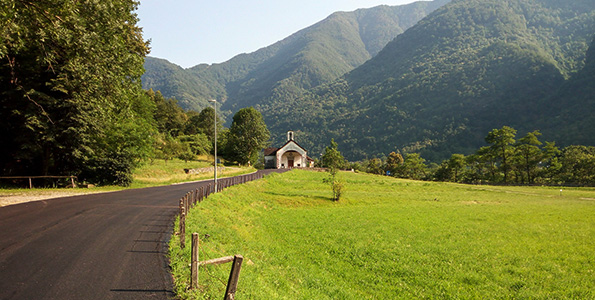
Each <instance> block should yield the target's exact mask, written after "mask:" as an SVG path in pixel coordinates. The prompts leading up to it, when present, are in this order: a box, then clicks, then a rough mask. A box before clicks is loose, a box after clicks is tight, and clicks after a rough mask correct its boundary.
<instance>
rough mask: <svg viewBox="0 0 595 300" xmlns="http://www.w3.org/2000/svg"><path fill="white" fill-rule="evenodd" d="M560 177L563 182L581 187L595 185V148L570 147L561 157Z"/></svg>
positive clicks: (564, 150)
mask: <svg viewBox="0 0 595 300" xmlns="http://www.w3.org/2000/svg"><path fill="white" fill-rule="evenodd" d="M560 162H561V164H562V168H561V170H560V173H559V177H560V179H561V180H562V181H563V182H566V183H574V184H580V185H593V184H595V147H593V146H568V147H566V148H564V149H563V150H562V156H561V157H560Z"/></svg>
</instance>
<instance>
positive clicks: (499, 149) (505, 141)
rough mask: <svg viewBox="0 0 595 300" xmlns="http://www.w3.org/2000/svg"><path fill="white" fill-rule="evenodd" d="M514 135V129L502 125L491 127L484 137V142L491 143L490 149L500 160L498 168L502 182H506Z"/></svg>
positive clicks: (512, 153)
mask: <svg viewBox="0 0 595 300" xmlns="http://www.w3.org/2000/svg"><path fill="white" fill-rule="evenodd" d="M515 136H516V130H515V129H513V128H511V127H508V126H503V127H502V128H501V129H493V130H492V131H490V132H489V133H488V135H487V136H486V138H485V140H486V142H487V143H488V144H491V145H490V147H489V149H490V151H491V152H492V153H493V155H494V156H495V157H497V158H498V159H499V160H500V168H501V169H502V172H503V173H504V183H506V182H508V171H509V170H510V164H511V157H512V156H513V155H514V152H513V150H514V147H513V144H514V142H515V140H514V138H515Z"/></svg>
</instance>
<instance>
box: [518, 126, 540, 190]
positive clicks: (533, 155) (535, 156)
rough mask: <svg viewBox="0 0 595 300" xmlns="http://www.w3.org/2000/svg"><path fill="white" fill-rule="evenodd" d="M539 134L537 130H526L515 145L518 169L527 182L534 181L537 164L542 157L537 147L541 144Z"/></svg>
mask: <svg viewBox="0 0 595 300" xmlns="http://www.w3.org/2000/svg"><path fill="white" fill-rule="evenodd" d="M540 135H541V133H540V132H539V131H538V130H535V131H533V132H528V133H527V135H525V136H524V137H522V138H520V139H519V140H518V141H517V143H516V145H515V146H516V153H517V157H518V164H519V169H520V170H523V172H525V175H526V178H527V183H533V182H534V181H535V172H536V169H537V166H538V164H539V163H540V162H541V160H542V159H543V157H544V156H543V153H542V152H541V149H540V148H539V146H541V144H542V143H541V142H540V141H539V138H538V137H539V136H540Z"/></svg>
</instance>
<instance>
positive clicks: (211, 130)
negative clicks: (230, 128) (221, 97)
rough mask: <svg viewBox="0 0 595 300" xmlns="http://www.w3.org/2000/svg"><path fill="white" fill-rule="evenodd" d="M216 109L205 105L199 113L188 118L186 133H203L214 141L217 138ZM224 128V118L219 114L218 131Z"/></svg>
mask: <svg viewBox="0 0 595 300" xmlns="http://www.w3.org/2000/svg"><path fill="white" fill-rule="evenodd" d="M214 122H215V109H213V108H212V107H205V108H204V109H203V110H201V111H200V113H199V114H198V115H194V116H192V117H190V118H189V119H188V123H187V124H186V134H196V133H203V134H205V135H206V136H207V137H208V138H209V141H211V142H214V139H215V124H214ZM222 130H223V120H221V118H220V117H219V116H217V133H219V132H221V131H222Z"/></svg>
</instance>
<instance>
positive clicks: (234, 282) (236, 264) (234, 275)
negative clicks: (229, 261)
mask: <svg viewBox="0 0 595 300" xmlns="http://www.w3.org/2000/svg"><path fill="white" fill-rule="evenodd" d="M243 260H244V257H242V256H241V255H236V256H234V258H233V265H232V266H231V272H230V273H229V280H228V281H227V289H226V290H225V300H233V299H235V297H236V291H237V289H238V280H239V279H240V269H241V268H242V261H243Z"/></svg>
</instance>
